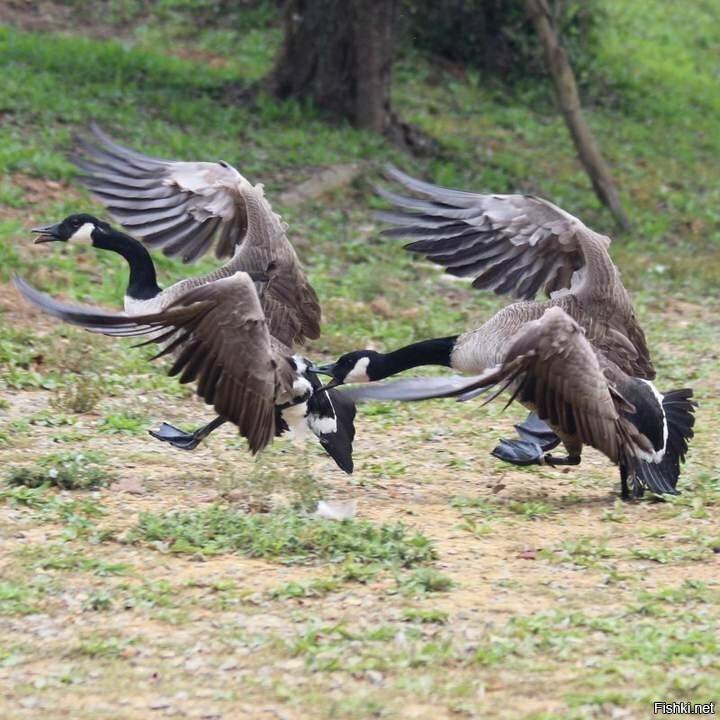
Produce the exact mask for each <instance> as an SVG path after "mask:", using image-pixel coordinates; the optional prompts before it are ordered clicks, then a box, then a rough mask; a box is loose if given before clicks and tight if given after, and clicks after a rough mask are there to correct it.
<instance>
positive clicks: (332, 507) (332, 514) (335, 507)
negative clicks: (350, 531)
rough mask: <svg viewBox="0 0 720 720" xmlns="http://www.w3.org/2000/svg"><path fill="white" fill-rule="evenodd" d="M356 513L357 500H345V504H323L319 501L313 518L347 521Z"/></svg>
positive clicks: (338, 502)
mask: <svg viewBox="0 0 720 720" xmlns="http://www.w3.org/2000/svg"><path fill="white" fill-rule="evenodd" d="M356 512H357V500H346V501H345V502H342V501H336V502H325V501H324V500H320V502H319V503H318V506H317V510H315V517H320V518H326V519H327V520H349V519H350V518H352V517H355V513H356Z"/></svg>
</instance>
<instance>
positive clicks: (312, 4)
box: [270, 0, 397, 133]
mask: <svg viewBox="0 0 720 720" xmlns="http://www.w3.org/2000/svg"><path fill="white" fill-rule="evenodd" d="M396 2H397V0H345V1H344V2H338V0H288V2H287V3H286V6H285V11H284V13H285V15H284V17H285V40H284V43H283V47H282V50H281V51H280V55H279V56H278V60H277V62H276V64H275V69H274V70H273V72H272V75H271V77H270V88H271V91H272V92H273V94H274V95H276V96H277V97H280V98H289V97H295V98H299V99H306V98H310V99H312V101H313V102H314V103H315V105H316V106H317V107H319V108H321V109H322V110H325V111H327V112H329V113H331V114H332V115H335V116H337V117H342V118H345V119H348V120H350V122H352V123H353V124H354V125H355V126H356V127H360V128H364V129H367V130H373V131H375V132H378V133H385V132H387V131H388V130H389V129H390V127H391V125H392V123H393V117H392V113H391V111H390V80H391V71H392V45H393V42H392V40H393V37H392V28H393V19H394V14H395V6H396Z"/></svg>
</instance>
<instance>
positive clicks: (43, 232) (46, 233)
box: [30, 223, 62, 245]
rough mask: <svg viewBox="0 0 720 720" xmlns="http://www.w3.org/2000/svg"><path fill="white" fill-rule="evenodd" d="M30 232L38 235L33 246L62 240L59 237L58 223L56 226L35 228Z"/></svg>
mask: <svg viewBox="0 0 720 720" xmlns="http://www.w3.org/2000/svg"><path fill="white" fill-rule="evenodd" d="M30 232H34V233H40V237H39V238H38V239H37V240H36V241H35V244H36V245H37V244H39V243H46V242H54V241H55V240H62V238H61V237H60V223H57V224H56V225H47V226H46V227H36V228H33V229H32V230H31V231H30Z"/></svg>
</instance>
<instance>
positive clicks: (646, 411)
mask: <svg viewBox="0 0 720 720" xmlns="http://www.w3.org/2000/svg"><path fill="white" fill-rule="evenodd" d="M363 353H364V354H363ZM367 353H368V351H360V353H359V354H358V353H353V354H352V356H351V357H350V359H349V360H348V361H345V366H346V367H349V366H351V365H352V367H353V369H354V368H357V367H358V366H361V367H365V369H366V370H365V372H366V374H367V376H368V377H375V378H376V379H379V378H378V376H377V375H376V374H375V371H374V369H373V368H374V364H375V363H374V357H373V356H371V355H368V354H367ZM365 360H367V363H365V362H364V361H365ZM340 362H341V364H343V361H342V360H341V361H340ZM341 372H342V369H341ZM346 377H347V375H346ZM335 378H336V381H337V380H339V377H338V376H337V375H336V376H335ZM333 384H338V383H337V382H335V383H330V384H329V385H331V386H332V385H333ZM492 388H494V392H493V393H492V394H491V395H490V397H489V399H488V400H487V401H486V402H489V401H490V400H493V399H494V398H496V397H497V396H498V395H499V394H500V393H501V392H502V391H503V390H508V391H509V392H510V393H511V397H510V400H509V401H508V403H507V405H510V403H511V402H513V400H516V399H517V400H518V401H519V402H521V403H522V404H523V405H525V407H527V408H529V409H530V410H531V411H532V412H533V413H537V416H538V417H539V418H540V419H541V420H543V421H546V422H547V423H548V424H549V425H550V427H551V428H552V430H553V431H554V432H555V433H556V434H557V436H558V438H560V440H561V441H562V443H563V445H564V446H565V448H566V450H567V456H566V457H555V456H552V455H549V454H545V452H544V451H543V448H542V447H540V446H538V444H537V443H532V442H530V441H521V442H525V443H526V445H527V446H528V447H527V455H528V458H529V457H530V456H531V454H532V453H533V448H532V447H530V446H532V445H533V444H534V445H535V447H534V458H535V461H536V462H537V463H538V464H541V465H542V464H547V465H577V464H579V463H580V460H581V454H582V448H583V445H590V446H592V447H594V448H597V449H598V450H600V451H601V452H603V453H604V454H605V455H606V456H607V457H608V458H609V459H610V460H611V461H612V462H614V463H615V464H617V465H619V466H620V479H621V487H622V496H623V498H625V499H627V498H629V497H630V487H629V485H631V486H632V496H633V497H641V496H642V495H643V492H644V488H648V489H650V490H651V491H652V492H654V493H656V494H663V493H670V494H677V490H676V489H675V488H676V484H677V479H678V476H679V473H680V463H681V462H683V461H684V460H685V454H686V452H687V448H688V440H689V439H690V438H692V437H693V426H694V422H695V418H694V411H695V407H696V404H695V403H694V402H693V401H692V400H691V398H692V395H693V393H692V390H690V389H683V390H674V391H671V392H669V393H665V394H661V393H660V392H658V390H657V389H656V388H655V386H654V385H653V383H652V382H650V381H649V380H644V379H641V378H634V377H631V376H629V375H627V374H626V373H625V372H624V371H623V370H622V369H621V368H619V367H618V366H617V364H616V363H614V362H613V361H612V360H610V359H608V358H607V356H605V355H604V354H603V353H602V352H600V351H599V350H597V348H594V347H593V346H592V345H591V343H590V342H589V341H588V339H587V337H586V335H585V332H584V330H583V329H582V328H581V327H580V325H578V323H577V322H575V320H573V319H572V318H571V317H570V316H569V315H568V314H567V313H566V312H565V311H564V310H563V309H562V308H560V307H557V306H555V307H549V308H547V309H546V310H544V311H543V314H542V315H541V316H540V317H539V318H538V319H536V320H529V321H527V322H525V323H524V324H523V325H522V327H521V328H520V329H519V330H518V331H517V332H514V333H513V334H512V335H511V337H509V338H508V341H507V343H506V345H505V350H504V354H503V356H502V357H501V358H500V359H499V360H498V361H497V362H496V363H495V364H494V365H491V366H488V368H487V369H486V370H485V371H484V372H482V373H481V374H480V375H478V376H476V377H474V378H464V379H461V378H457V377H456V378H450V379H439V378H410V379H407V380H398V381H395V382H391V383H385V384H382V383H381V384H378V385H376V386H373V385H366V386H359V387H358V388H356V389H354V390H353V391H351V392H350V393H349V396H350V397H352V398H353V399H354V400H356V401H358V400H367V399H376V400H425V399H429V398H437V397H458V398H459V399H461V400H470V399H472V398H474V397H476V396H477V395H479V394H480V393H482V392H485V391H487V390H489V389H492ZM507 405H506V407H507ZM535 430H536V431H537V434H538V435H541V434H542V429H541V428H535ZM515 442H516V443H517V442H518V441H515Z"/></svg>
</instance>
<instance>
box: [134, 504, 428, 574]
mask: <svg viewBox="0 0 720 720" xmlns="http://www.w3.org/2000/svg"><path fill="white" fill-rule="evenodd" d="M128 540H129V541H131V542H139V541H144V542H149V543H152V544H153V545H154V546H156V547H158V548H164V549H166V550H167V551H169V552H174V553H192V554H198V555H216V554H218V553H224V552H239V553H242V554H244V555H248V556H249V557H262V558H270V559H275V560H280V561H281V562H284V563H306V562H310V561H312V560H315V559H324V560H329V561H331V562H342V561H345V560H348V559H349V560H352V561H353V562H356V563H378V562H380V563H383V564H387V565H397V566H399V567H409V566H411V565H415V564H417V563H423V562H428V561H430V560H432V559H433V558H434V557H435V551H434V550H433V547H432V544H431V543H430V541H429V540H428V539H427V538H426V537H424V536H423V535H422V534H420V533H417V532H413V531H411V530H410V529H409V528H407V527H406V526H404V525H402V524H399V523H394V524H383V525H380V526H377V525H374V524H373V523H370V522H368V521H366V520H343V521H342V522H334V521H330V520H319V519H316V518H312V517H308V516H306V515H301V514H298V513H294V512H289V511H288V512H276V513H269V514H264V515H247V514H246V513H242V512H238V511H237V510H232V509H230V508H227V507H223V506H221V505H214V506H212V507H210V508H208V509H207V510H201V511H193V512H181V513H169V514H166V515H156V514H153V513H143V514H142V515H141V517H140V521H139V522H138V524H137V526H136V528H135V529H133V530H132V531H131V532H130V535H129V537H128Z"/></svg>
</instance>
